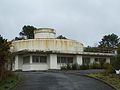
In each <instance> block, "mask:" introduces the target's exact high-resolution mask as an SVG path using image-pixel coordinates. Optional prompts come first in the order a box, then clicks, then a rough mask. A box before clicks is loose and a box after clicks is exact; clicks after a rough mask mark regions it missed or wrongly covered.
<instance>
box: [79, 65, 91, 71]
mask: <svg viewBox="0 0 120 90" xmlns="http://www.w3.org/2000/svg"><path fill="white" fill-rule="evenodd" d="M87 69H89V65H81V66H80V70H87Z"/></svg>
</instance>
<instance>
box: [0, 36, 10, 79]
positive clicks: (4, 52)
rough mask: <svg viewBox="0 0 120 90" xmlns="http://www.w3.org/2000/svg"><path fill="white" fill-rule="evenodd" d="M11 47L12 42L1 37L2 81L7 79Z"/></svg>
mask: <svg viewBox="0 0 120 90" xmlns="http://www.w3.org/2000/svg"><path fill="white" fill-rule="evenodd" d="M10 45H11V42H8V41H7V39H4V38H3V37H2V36H1V35H0V81H2V80H3V79H4V78H5V77H6V73H5V71H6V70H7V68H6V66H7V63H8V60H9V56H10Z"/></svg>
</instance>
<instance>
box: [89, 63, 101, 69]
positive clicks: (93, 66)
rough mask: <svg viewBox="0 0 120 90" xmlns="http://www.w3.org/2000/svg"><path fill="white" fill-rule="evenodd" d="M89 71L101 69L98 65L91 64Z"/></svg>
mask: <svg viewBox="0 0 120 90" xmlns="http://www.w3.org/2000/svg"><path fill="white" fill-rule="evenodd" d="M90 69H102V67H101V65H100V64H98V63H93V64H92V65H90Z"/></svg>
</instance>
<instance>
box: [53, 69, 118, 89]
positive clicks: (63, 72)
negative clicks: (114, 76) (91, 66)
mask: <svg viewBox="0 0 120 90" xmlns="http://www.w3.org/2000/svg"><path fill="white" fill-rule="evenodd" d="M52 73H61V72H53V71H52ZM62 73H63V74H73V75H77V76H78V75H79V76H84V77H88V78H92V79H95V80H97V81H100V82H102V83H104V84H106V85H108V86H110V87H111V88H112V89H113V90H117V89H116V88H115V87H114V86H112V85H110V84H109V83H107V82H105V81H104V80H101V79H98V78H94V77H90V76H88V75H86V74H84V75H83V74H79V73H69V72H62Z"/></svg>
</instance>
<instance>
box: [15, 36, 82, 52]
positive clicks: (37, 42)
mask: <svg viewBox="0 0 120 90" xmlns="http://www.w3.org/2000/svg"><path fill="white" fill-rule="evenodd" d="M13 50H14V52H16V51H22V50H28V51H52V52H55V53H74V54H81V53H82V52H83V44H81V43H79V42H77V41H74V40H67V39H47V38H44V39H29V40H20V41H14V42H13Z"/></svg>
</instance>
